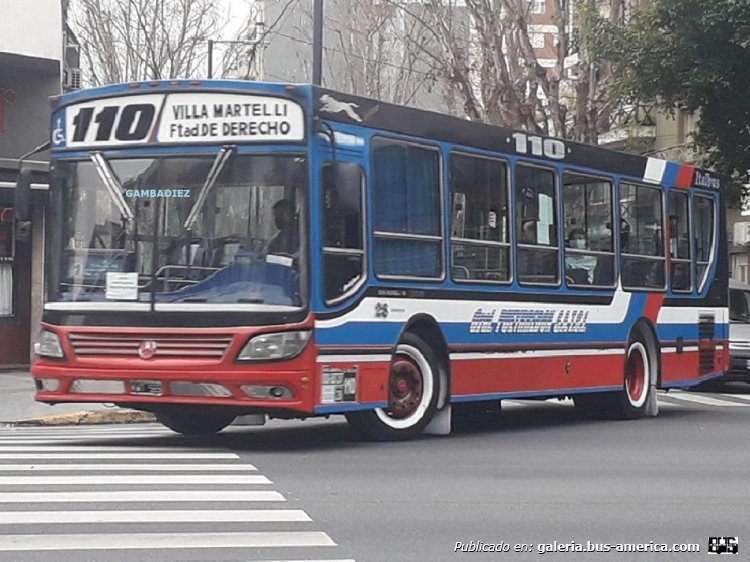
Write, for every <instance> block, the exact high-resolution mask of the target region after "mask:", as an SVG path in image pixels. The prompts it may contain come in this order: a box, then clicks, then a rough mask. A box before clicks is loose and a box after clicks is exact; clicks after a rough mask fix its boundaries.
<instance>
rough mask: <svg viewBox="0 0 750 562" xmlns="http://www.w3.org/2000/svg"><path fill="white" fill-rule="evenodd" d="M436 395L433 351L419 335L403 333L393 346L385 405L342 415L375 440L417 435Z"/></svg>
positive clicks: (436, 370)
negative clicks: (397, 342) (386, 404)
mask: <svg viewBox="0 0 750 562" xmlns="http://www.w3.org/2000/svg"><path fill="white" fill-rule="evenodd" d="M439 395H440V374H439V367H438V361H437V358H436V357H435V354H434V352H433V351H432V349H430V346H429V345H427V344H426V343H425V342H424V340H422V338H420V337H418V336H416V335H414V334H409V333H407V334H404V336H403V338H402V339H401V341H400V342H399V344H398V345H397V346H396V350H395V353H394V355H393V359H392V361H391V367H390V375H389V377H388V407H386V408H376V409H374V410H370V411H366V412H351V413H349V414H347V416H346V419H347V421H348V422H349V425H351V426H352V428H354V429H355V430H356V431H358V432H360V433H363V434H364V435H366V436H367V437H370V438H373V439H376V440H378V441H400V440H406V439H413V438H415V437H417V436H418V435H419V434H420V433H421V432H422V430H423V429H424V428H425V427H426V426H427V424H428V423H430V420H431V419H432V417H433V416H434V415H435V411H436V409H437V401H438V396H439Z"/></svg>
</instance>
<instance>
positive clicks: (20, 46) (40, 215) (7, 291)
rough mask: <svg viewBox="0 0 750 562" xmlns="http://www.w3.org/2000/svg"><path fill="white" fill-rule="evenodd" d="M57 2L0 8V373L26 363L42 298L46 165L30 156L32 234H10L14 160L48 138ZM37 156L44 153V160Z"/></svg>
mask: <svg viewBox="0 0 750 562" xmlns="http://www.w3.org/2000/svg"><path fill="white" fill-rule="evenodd" d="M62 29H63V23H62V7H61V3H60V0H35V1H34V2H27V1H26V0H3V2H2V4H0V369H8V368H14V367H18V366H20V365H26V364H28V363H29V358H30V351H31V350H30V341H31V338H32V337H33V336H34V334H33V333H32V330H34V328H33V326H35V325H36V324H37V321H38V318H39V317H40V315H41V306H42V298H43V269H44V253H43V233H44V230H43V229H44V202H45V200H46V189H47V186H48V182H47V173H48V172H47V167H48V166H47V162H46V161H44V159H43V157H41V158H40V157H39V156H32V157H31V158H30V159H29V160H28V161H27V162H26V165H27V167H29V168H31V170H32V235H31V237H30V238H29V239H28V240H20V239H18V237H17V236H16V232H15V228H14V223H15V213H14V200H15V184H16V181H17V178H18V167H19V158H21V157H22V156H23V155H25V154H27V153H29V152H30V151H32V150H33V149H34V148H35V147H37V146H39V145H40V144H42V143H43V142H45V141H46V140H47V138H48V137H49V117H50V106H49V99H48V98H49V96H51V95H56V94H59V93H60V86H61V82H60V79H61V60H62V54H63V33H62ZM42 156H43V155H42Z"/></svg>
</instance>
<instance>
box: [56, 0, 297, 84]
mask: <svg viewBox="0 0 750 562" xmlns="http://www.w3.org/2000/svg"><path fill="white" fill-rule="evenodd" d="M63 2H64V4H63V7H64V11H65V12H66V13H67V20H68V24H69V25H70V27H71V29H72V30H73V31H74V33H75V34H76V36H77V37H78V40H79V42H80V49H81V51H80V52H81V65H82V67H83V69H82V70H83V72H82V74H83V77H84V81H85V82H86V83H87V84H89V85H93V86H96V85H101V84H111V83H118V82H130V81H138V80H159V79H171V78H192V77H205V76H206V70H207V64H206V63H207V60H206V59H207V46H208V40H209V39H214V40H216V41H218V42H223V43H228V45H222V47H226V48H223V49H222V50H221V56H220V57H219V55H218V53H217V54H216V59H217V61H216V62H217V63H218V64H217V67H219V68H220V71H219V72H217V73H216V74H215V75H216V76H217V77H221V76H226V74H227V73H228V72H237V73H240V74H241V73H242V71H245V75H247V74H249V73H251V72H252V67H253V63H254V59H255V57H257V56H258V53H257V50H258V48H262V45H263V43H264V41H265V38H266V35H267V34H268V33H269V32H270V31H271V30H272V29H273V25H271V26H267V25H264V22H263V21H262V11H261V12H259V10H261V9H262V4H259V3H258V2H253V1H251V0H246V2H245V4H244V6H241V7H240V10H241V13H240V14H234V16H235V19H237V20H238V21H237V22H235V23H237V24H238V25H235V26H234V32H233V33H231V34H230V36H229V37H224V35H225V33H224V31H225V29H226V28H227V26H228V18H229V14H227V13H225V12H223V11H222V10H221V9H220V7H219V5H218V4H217V3H216V2H215V1H214V0H63ZM286 2H287V3H291V0H286ZM224 39H226V41H224Z"/></svg>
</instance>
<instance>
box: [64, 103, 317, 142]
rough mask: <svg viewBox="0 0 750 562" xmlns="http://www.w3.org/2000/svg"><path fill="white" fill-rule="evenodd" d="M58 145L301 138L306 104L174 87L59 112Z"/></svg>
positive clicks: (285, 139)
mask: <svg viewBox="0 0 750 562" xmlns="http://www.w3.org/2000/svg"><path fill="white" fill-rule="evenodd" d="M52 124H53V131H52V142H53V145H54V146H55V148H106V147H110V146H123V145H143V144H154V143H158V144H161V143H165V144H174V143H180V144H187V143H190V144H193V143H226V142H231V143H238V142H269V141H272V142H278V141H300V140H303V139H304V138H305V121H304V113H303V111H302V107H301V106H300V105H299V104H298V103H296V102H293V101H291V100H287V99H283V98H277V97H272V96H258V95H250V94H225V93H206V92H202V93H199V92H174V93H161V94H142V95H131V96H121V97H114V98H105V99H99V100H92V101H88V102H81V103H77V104H73V105H69V106H67V107H65V108H63V109H61V110H59V111H57V112H55V113H54V114H53V118H52Z"/></svg>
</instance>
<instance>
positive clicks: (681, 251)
mask: <svg viewBox="0 0 750 562" xmlns="http://www.w3.org/2000/svg"><path fill="white" fill-rule="evenodd" d="M688 209H689V206H688V194H687V193H686V192H683V191H676V190H674V189H673V190H672V191H670V192H669V208H668V214H669V256H670V271H669V284H670V286H671V287H672V290H673V291H690V290H691V289H692V280H691V269H692V267H691V260H690V258H691V255H690V238H689V235H688V232H689V231H690V214H689V212H688Z"/></svg>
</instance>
